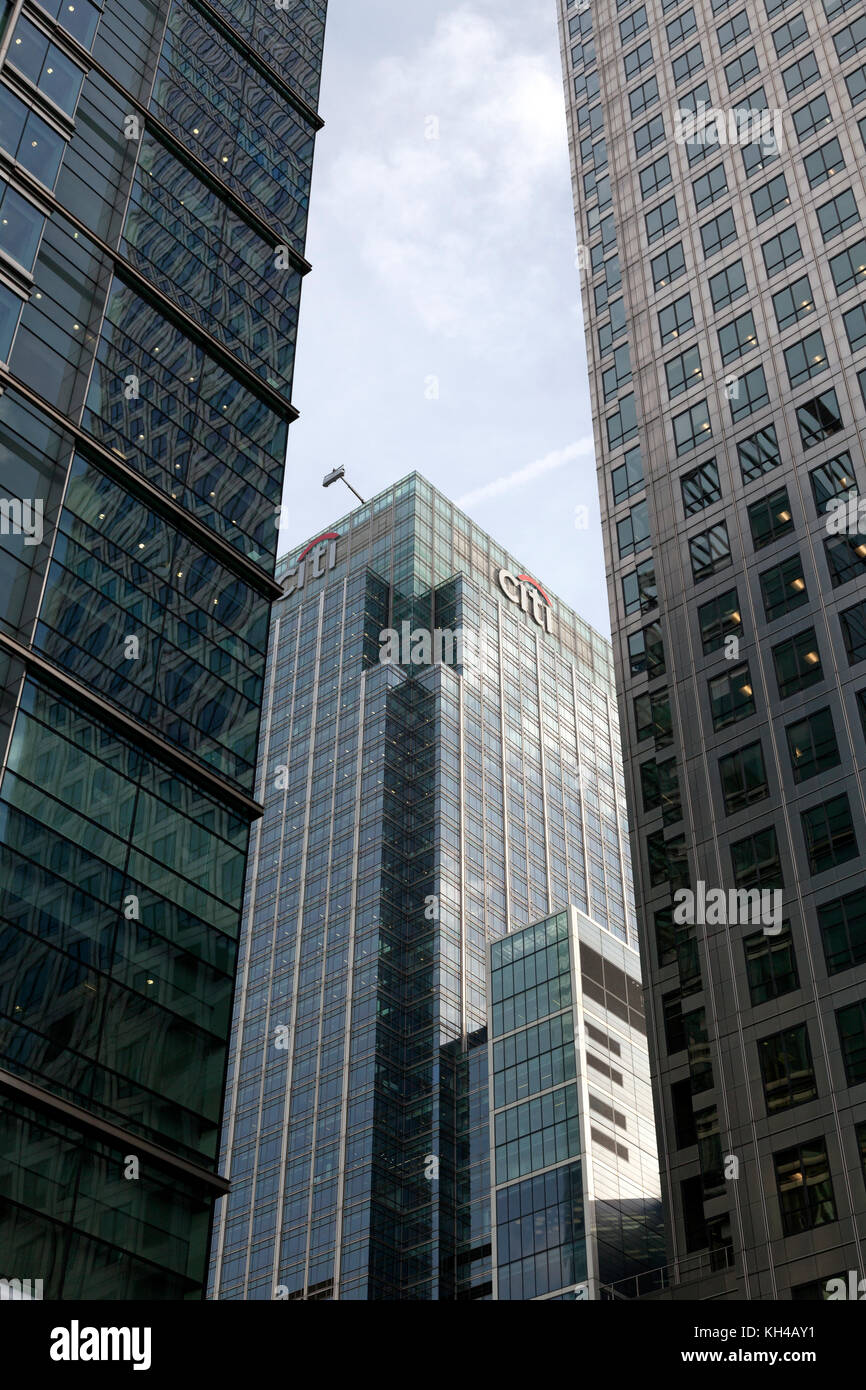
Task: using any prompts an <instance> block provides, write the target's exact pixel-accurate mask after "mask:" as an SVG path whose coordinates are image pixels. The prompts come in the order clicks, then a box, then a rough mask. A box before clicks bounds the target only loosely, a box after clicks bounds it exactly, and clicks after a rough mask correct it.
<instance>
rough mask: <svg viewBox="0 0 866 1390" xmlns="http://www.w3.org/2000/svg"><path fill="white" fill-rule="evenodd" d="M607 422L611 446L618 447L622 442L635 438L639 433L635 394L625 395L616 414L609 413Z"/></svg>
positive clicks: (609, 444) (612, 447)
mask: <svg viewBox="0 0 866 1390" xmlns="http://www.w3.org/2000/svg"><path fill="white" fill-rule="evenodd" d="M605 423H606V425H607V442H608V447H609V448H611V449H616V448H618V447H619V445H620V444H626V443H627V442H628V440H629V439H633V438H634V436H635V435H636V434H637V412H636V410H635V404H634V396H624V397H623V399H622V400H621V401H620V403H619V409H618V410H617V412H616V414H615V415H609V416H608V417H607V420H606V422H605Z"/></svg>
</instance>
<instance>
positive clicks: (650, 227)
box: [644, 198, 680, 246]
mask: <svg viewBox="0 0 866 1390" xmlns="http://www.w3.org/2000/svg"><path fill="white" fill-rule="evenodd" d="M644 222H645V223H646V236H647V241H648V243H649V244H650V246H652V244H653V242H654V241H658V240H659V239H660V238H661V237H663V236H667V234H668V232H672V231H673V229H674V227H678V226H679V224H680V219H679V213H678V212H677V200H676V198H666V199H665V201H664V202H663V203H659V205H658V207H657V208H653V209H652V210H651V211H650V212H648V213H647V215H646V217H645V218H644Z"/></svg>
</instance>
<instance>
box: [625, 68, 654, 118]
mask: <svg viewBox="0 0 866 1390" xmlns="http://www.w3.org/2000/svg"><path fill="white" fill-rule="evenodd" d="M658 99H659V84H658V82H657V81H656V79H655V78H654V77H650V78H647V80H646V82H641V84H640V86H639V87H635V89H634V91H632V92H629V94H628V105H629V110H630V112H631V114H632V117H635V116H639V115H640V114H641V112H642V111H648V110H649V108H650V107H651V106H655V104H656V102H657V101H658Z"/></svg>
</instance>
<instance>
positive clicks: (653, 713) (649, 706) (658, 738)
mask: <svg viewBox="0 0 866 1390" xmlns="http://www.w3.org/2000/svg"><path fill="white" fill-rule="evenodd" d="M634 725H635V733H636V735H637V741H638V743H643V742H644V740H645V739H652V740H653V742H654V743H655V746H656V748H665V747H667V745H668V744H670V743H673V741H674V735H673V724H672V722H671V704H670V698H669V696H668V692H667V690H656V691H655V692H654V693H652V694H647V695H638V696H636V697H635V701H634Z"/></svg>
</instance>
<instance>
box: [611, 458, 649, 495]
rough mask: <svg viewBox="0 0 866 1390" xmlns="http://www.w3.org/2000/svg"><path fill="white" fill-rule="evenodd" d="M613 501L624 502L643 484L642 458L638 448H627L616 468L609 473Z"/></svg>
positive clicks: (638, 490)
mask: <svg viewBox="0 0 866 1390" xmlns="http://www.w3.org/2000/svg"><path fill="white" fill-rule="evenodd" d="M611 481H612V485H613V500H614V502H624V501H625V499H626V498H627V497H632V496H633V495H634V494H635V493H636V492H640V490H641V488H642V487H643V485H644V476H643V460H642V459H641V452H640V449H638V448H634V449H629V451H628V453H627V454H626V455H625V457H624V458H623V461H622V463H621V464H620V466H619V467H618V468H614V470H613V472H612V473H611Z"/></svg>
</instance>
